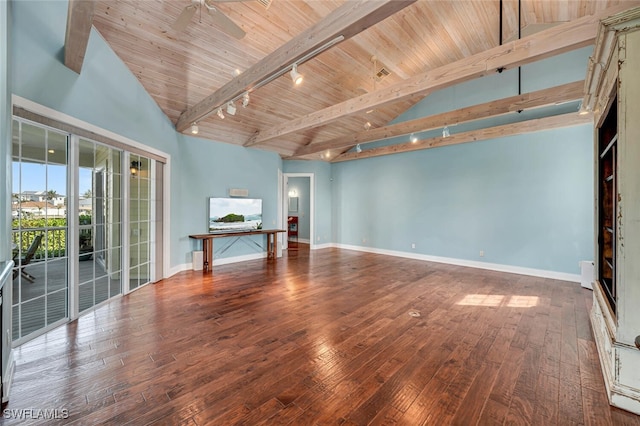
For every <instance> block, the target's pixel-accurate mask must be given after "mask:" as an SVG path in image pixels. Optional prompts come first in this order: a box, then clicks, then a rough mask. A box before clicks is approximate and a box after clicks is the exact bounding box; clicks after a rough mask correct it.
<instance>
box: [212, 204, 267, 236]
mask: <svg viewBox="0 0 640 426" xmlns="http://www.w3.org/2000/svg"><path fill="white" fill-rule="evenodd" d="M261 226H262V200H260V199H256V198H210V199H209V232H233V231H247V230H252V229H259V228H260V227H261Z"/></svg>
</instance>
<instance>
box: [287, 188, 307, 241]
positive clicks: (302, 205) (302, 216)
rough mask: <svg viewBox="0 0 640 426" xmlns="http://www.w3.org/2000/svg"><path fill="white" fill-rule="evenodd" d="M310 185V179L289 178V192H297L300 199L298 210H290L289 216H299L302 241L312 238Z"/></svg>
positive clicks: (299, 232)
mask: <svg viewBox="0 0 640 426" xmlns="http://www.w3.org/2000/svg"><path fill="white" fill-rule="evenodd" d="M310 185H311V184H310V179H309V178H308V177H291V178H289V191H292V190H293V191H296V194H297V195H296V196H297V197H298V210H297V211H291V210H290V211H289V216H298V238H299V239H302V240H308V239H309V238H310V230H311V229H310V226H311V224H310V222H309V218H310V216H309V213H310V211H311V209H310V208H311V205H310V201H311V200H310V198H309V196H310V190H311V186H310Z"/></svg>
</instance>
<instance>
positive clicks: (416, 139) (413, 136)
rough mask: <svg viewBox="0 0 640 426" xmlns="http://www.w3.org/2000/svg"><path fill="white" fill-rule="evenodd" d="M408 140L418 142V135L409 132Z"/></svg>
mask: <svg viewBox="0 0 640 426" xmlns="http://www.w3.org/2000/svg"><path fill="white" fill-rule="evenodd" d="M409 140H410V141H411V143H416V142H418V137H417V136H416V135H415V133H411V136H409Z"/></svg>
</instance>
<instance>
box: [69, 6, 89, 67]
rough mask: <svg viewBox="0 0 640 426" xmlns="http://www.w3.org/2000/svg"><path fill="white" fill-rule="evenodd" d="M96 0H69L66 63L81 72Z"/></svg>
mask: <svg viewBox="0 0 640 426" xmlns="http://www.w3.org/2000/svg"><path fill="white" fill-rule="evenodd" d="M95 7H96V2H95V0H69V7H68V9H67V30H66V32H65V37H64V65H65V66H66V67H67V68H69V69H72V70H73V71H75V72H77V73H78V74H80V71H81V70H82V64H83V62H84V55H85V54H86V52H87V45H88V44H89V35H90V34H91V26H92V25H93V14H94V11H95Z"/></svg>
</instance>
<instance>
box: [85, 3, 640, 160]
mask: <svg viewBox="0 0 640 426" xmlns="http://www.w3.org/2000/svg"><path fill="white" fill-rule="evenodd" d="M376 2H377V3H380V4H383V3H388V2H384V1H378V0H371V1H369V2H362V1H356V0H347V1H344V0H306V1H298V0H271V1H269V0H259V1H258V0H255V1H251V0H248V1H238V0H236V1H227V2H219V1H216V0H208V5H209V6H210V7H205V6H206V5H203V4H194V5H192V3H191V0H155V1H151V0H143V1H134V0H98V1H97V3H96V5H95V10H94V14H93V25H94V27H95V28H96V29H97V30H98V31H99V33H100V34H101V35H102V36H103V37H104V39H105V40H106V41H107V43H108V44H109V45H110V46H111V47H112V48H113V50H114V51H115V52H116V54H117V55H118V56H119V57H120V58H121V59H122V60H123V61H124V63H125V64H126V65H127V66H128V67H129V69H130V70H131V71H132V73H133V74H134V75H135V76H136V77H137V78H138V79H139V81H140V82H141V84H142V85H143V86H144V88H145V89H146V90H147V91H148V93H149V94H150V95H151V97H152V98H153V99H154V100H155V101H156V102H157V104H158V105H159V107H160V108H161V109H162V111H164V113H165V114H166V115H167V117H168V118H169V119H170V120H171V121H172V122H173V123H174V124H176V123H177V124H178V125H177V127H178V130H180V131H183V132H184V133H189V131H190V128H189V126H190V124H191V122H192V121H196V122H197V126H198V128H199V133H198V137H204V138H207V139H211V140H215V141H220V142H226V143H232V144H237V145H245V146H254V147H256V148H262V149H267V150H272V151H275V152H278V153H279V154H280V155H281V156H283V157H285V158H286V157H291V156H295V155H296V153H298V154H299V155H302V157H300V158H318V157H319V155H318V153H319V152H320V148H318V149H314V147H315V146H317V147H322V146H323V145H322V144H323V143H324V144H325V146H328V147H331V146H336V145H340V146H339V147H338V148H336V149H335V150H334V154H333V155H338V154H340V153H341V152H343V151H345V150H346V149H348V147H350V146H353V145H355V143H356V142H358V141H359V140H358V136H357V135H359V134H361V133H362V132H363V131H364V128H363V127H364V125H365V123H367V122H369V123H371V128H372V129H373V130H375V129H376V128H381V127H384V126H385V125H387V124H388V123H389V122H390V121H391V120H393V119H394V118H396V117H397V116H398V115H400V114H401V113H403V112H404V111H406V110H407V109H408V108H410V107H411V106H413V105H414V104H415V103H416V102H418V101H420V100H421V99H422V98H424V96H426V95H428V93H429V91H430V90H435V89H437V88H439V87H443V86H442V85H440V86H438V85H436V84H435V83H429V82H428V80H429V81H432V80H434V79H436V78H441V77H442V75H444V74H445V73H451V71H447V70H448V69H449V68H447V67H448V66H449V67H450V68H451V69H456V70H457V69H458V68H459V67H467V68H468V67H470V66H471V67H472V66H473V65H470V64H469V63H465V62H464V61H465V60H468V61H473V62H478V61H476V60H475V58H479V60H481V61H484V63H485V65H486V67H487V68H488V67H490V66H493V65H491V64H494V63H495V64H497V65H498V66H499V65H500V64H501V63H500V62H499V61H497V62H495V55H499V56H500V57H502V56H504V55H507V56H508V54H509V52H513V51H516V50H517V49H521V50H522V52H524V53H523V54H522V55H525V56H526V55H529V54H531V55H533V56H535V52H534V53H530V51H534V50H535V46H536V44H535V43H533V44H531V43H527V44H526V46H525V45H515V44H511V41H513V40H517V39H518V37H519V36H520V37H522V38H524V37H527V35H529V34H534V35H533V36H532V37H536V36H537V35H543V36H542V37H543V39H542V41H543V42H544V43H548V44H549V43H551V44H552V43H555V42H557V40H555V39H562V38H563V37H564V36H563V35H562V34H565V33H564V32H563V31H560V32H557V33H555V36H554V34H553V33H551V34H549V35H545V34H547V33H548V31H547V32H545V30H547V29H548V28H552V27H554V26H557V25H563V24H564V25H566V23H568V22H573V21H576V20H578V19H579V18H582V17H584V16H588V15H592V14H596V13H601V12H602V11H603V10H605V9H606V8H608V7H612V6H616V5H620V4H622V6H623V7H627V6H628V7H631V6H633V5H636V4H637V3H638V2H630V1H616V0H577V1H573V0H571V1H553V0H521V1H520V2H518V0H503V1H502V2H500V1H499V0H496V1H489V0H486V1H477V0H452V1H435V0H418V1H415V2H414V1H404V2H398V1H396V2H393V1H392V2H390V3H394V5H393V6H384V7H387V10H386V11H383V12H381V13H380V12H378V15H377V16H373V15H368V17H367V18H366V19H365V20H364V21H360V22H357V23H356V24H353V25H351V26H350V23H349V22H347V23H342V25H344V28H346V33H348V35H349V36H348V37H345V40H344V41H339V42H337V44H335V45H333V46H331V47H329V48H327V49H326V50H324V51H322V52H321V53H319V54H317V55H315V56H313V57H311V58H310V59H308V60H306V61H305V62H304V63H300V64H299V66H298V71H299V72H300V73H301V74H303V75H304V77H305V78H304V82H303V84H301V85H298V86H295V85H294V84H293V83H292V80H291V78H290V77H289V73H288V71H289V70H290V67H291V65H292V63H293V61H291V60H290V59H291V58H293V57H294V56H295V55H294V54H295V53H300V52H302V51H303V49H302V48H301V47H300V46H301V43H306V46H312V45H313V43H314V42H315V41H320V40H321V38H322V37H321V35H322V33H321V31H320V30H318V27H320V28H324V27H328V26H331V25H334V26H336V28H339V25H340V24H341V22H342V21H340V19H342V20H343V21H347V19H346V18H341V16H342V17H347V16H348V14H349V13H351V14H353V13H354V10H356V12H357V9H358V8H362V7H369V8H371V3H376ZM360 3H368V4H369V5H368V6H362V5H361V4H360ZM267 6H268V7H267ZM187 7H189V8H194V7H195V8H196V9H195V12H194V13H193V16H191V18H190V19H188V24H187V25H186V28H184V29H183V30H180V29H176V28H175V27H176V20H177V19H178V17H179V16H180V15H181V13H183V11H184V10H185V8H187ZM211 7H214V8H215V9H217V10H215V9H211ZM380 8H381V9H380V10H382V8H383V6H380ZM389 8H390V9H389ZM347 9H348V10H347ZM394 9H397V11H396V10H394ZM501 9H502V14H501V13H500V11H501ZM519 9H520V13H518V12H519ZM345 10H346V11H345ZM342 11H345V12H342ZM220 13H222V14H223V15H225V16H226V17H228V18H229V19H230V20H231V21H232V22H233V23H235V24H237V26H239V27H240V28H241V29H242V30H243V31H244V32H245V33H246V35H245V36H244V37H243V38H241V39H238V38H235V37H234V36H232V35H229V34H228V33H227V32H225V31H223V30H222V27H221V26H220V23H219V22H220V19H216V17H217V16H218V17H219V16H220V15H219V14H220ZM385 14H387V15H390V16H389V17H386V18H385ZM188 15H190V14H188ZM188 15H187V16H186V18H189V16H188ZM374 15H375V13H374ZM336 16H338V18H336ZM501 16H502V28H501V25H500V20H501V19H500V18H501ZM518 16H520V19H519V18H518ZM381 18H384V19H381ZM380 19H381V20H380ZM378 20H379V22H376V21H378ZM363 22H364V24H363ZM314 26H315V27H314ZM519 26H520V31H519V30H518V27H519ZM556 28H557V27H556ZM595 28H596V27H595V26H592V30H593V38H594V37H595ZM361 29H363V30H362V31H360V30H361ZM552 29H553V28H552ZM338 34H342V33H340V32H338ZM500 34H502V41H501V36H500ZM567 34H569V33H568V32H567ZM351 35H352V36H351ZM544 37H546V38H544ZM567 37H568V38H570V37H571V36H570V34H569V35H568V36H567ZM583 38H584V37H583ZM589 43H592V40H586V41H585V40H579V41H575V42H574V41H572V42H571V43H569V42H568V43H567V44H566V45H564V46H559V47H555V48H554V49H555V50H554V51H553V52H551V53H549V52H546V53H544V52H543V53H541V54H540V55H539V57H540V58H542V57H545V55H546V56H549V55H551V54H556V53H560V52H562V51H566V50H570V49H572V48H577V47H580V46H583V45H588V44H589ZM501 45H502V50H500V49H501ZM531 45H533V46H534V48H531ZM507 46H508V47H507ZM518 46H520V47H518ZM296 49H298V50H296ZM492 49H493V50H492ZM308 50H309V49H307V51H308ZM486 52H489V53H491V52H495V54H493V53H491V54H490V55H488V56H486V57H483V56H482V55H483V54H485V53H486ZM503 54H504V55H503ZM299 56H300V55H298V57H299ZM535 59H537V58H533V59H532V60H535ZM279 60H280V61H281V63H278V61H279ZM492 61H494V62H492ZM526 61H527V59H526V58H525V60H524V62H523V61H522V58H518V59H512V60H508V61H507V63H506V67H507V68H508V67H511V66H517V65H519V64H520V63H526ZM458 64H459V67H458ZM269 67H270V68H269ZM268 68H269V69H276V68H279V69H281V70H284V71H283V72H282V73H281V74H282V75H280V76H279V77H277V78H275V79H273V80H272V81H269V82H268V83H266V84H263V85H261V86H260V84H258V86H260V87H256V83H258V80H260V79H262V80H264V78H263V77H265V76H266V75H267V74H269V72H267V71H268ZM439 70H443V72H442V73H439ZM585 70H586V67H585ZM488 72H489V71H486V70H485V71H483V72H476V71H469V72H467V74H465V75H464V76H463V77H461V78H460V79H458V80H456V79H455V78H449V77H447V78H445V79H444V80H446V81H445V83H447V84H454V83H455V82H456V81H464V79H470V78H475V77H478V76H481V75H483V74H487V73H488ZM490 72H495V70H490ZM430 73H431V74H430ZM435 73H439V74H438V77H434V74H435ZM271 74H272V73H271ZM258 77H260V78H258ZM430 79H431V80H430ZM445 83H443V84H445ZM430 84H431V86H430ZM416 85H422V86H423V87H420V88H419V90H417V89H416V90H410V89H411V88H412V87H415V86H416ZM245 91H249V92H250V93H249V97H250V99H249V104H248V105H247V106H246V108H245V107H243V106H242V99H241V98H239V96H241V95H242V93H243V92H245ZM238 94H240V95H238ZM223 95H224V96H223ZM227 95H229V96H227ZM225 96H227V98H229V97H235V98H236V99H237V100H236V102H235V106H236V108H237V111H236V113H235V115H231V114H228V113H227V112H226V109H225V108H224V105H223V114H224V115H225V118H224V119H221V118H220V117H219V116H218V115H217V114H216V111H217V106H218V105H217V104H219V103H220V100H221V99H222V100H224V101H228V100H229V99H225V98H224V97H225ZM575 97H576V96H574V98H575ZM207 98H208V100H209V102H208V104H207V102H203V101H206V100H207ZM204 104H206V105H204ZM203 105H204V106H203ZM201 107H202V108H204V109H202V108H201ZM205 107H206V108H205ZM190 113H191V115H190ZM181 117H182V119H181ZM192 117H193V118H195V119H194V120H192V119H191V118H192ZM354 135H355V136H354ZM340 138H342V140H343V141H344V140H345V139H346V142H343V143H342V144H336V143H334V144H333V145H331V143H330V142H331V141H335V140H337V139H340ZM349 138H352V140H351V142H349ZM363 142H366V141H365V140H363ZM327 143H328V144H327ZM323 152H324V151H323ZM303 154H304V155H303ZM325 159H331V158H325Z"/></svg>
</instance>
